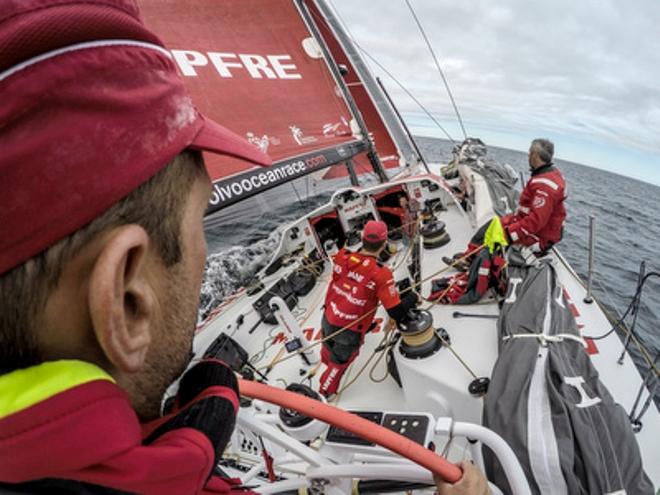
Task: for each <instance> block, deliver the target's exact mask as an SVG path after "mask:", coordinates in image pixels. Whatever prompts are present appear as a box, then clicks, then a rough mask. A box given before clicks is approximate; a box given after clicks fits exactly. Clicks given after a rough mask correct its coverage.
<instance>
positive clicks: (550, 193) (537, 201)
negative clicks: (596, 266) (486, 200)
mask: <svg viewBox="0 0 660 495" xmlns="http://www.w3.org/2000/svg"><path fill="white" fill-rule="evenodd" d="M554 148H555V147H554V145H553V144H552V142H551V141H549V140H547V139H535V140H534V141H532V144H531V146H530V148H529V167H530V171H531V174H532V176H531V177H530V179H529V181H527V184H526V185H525V188H524V189H523V191H522V193H521V195H520V200H519V204H518V209H517V211H516V212H515V213H514V214H512V215H506V216H504V217H502V219H501V220H502V225H503V226H504V230H505V231H506V233H507V235H508V236H509V238H510V239H511V242H513V243H516V244H522V245H523V246H529V247H531V248H532V251H537V252H545V251H547V250H548V249H549V248H550V247H552V245H553V244H556V243H558V242H559V241H560V240H561V238H562V231H563V226H564V220H565V219H566V208H565V207H564V200H565V199H566V182H565V181H564V176H563V175H562V174H561V172H560V171H559V169H558V168H557V167H555V165H554V164H553V163H552V157H553V155H554Z"/></svg>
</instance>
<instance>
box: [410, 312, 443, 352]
mask: <svg viewBox="0 0 660 495" xmlns="http://www.w3.org/2000/svg"><path fill="white" fill-rule="evenodd" d="M399 332H401V338H402V342H401V345H400V347H399V352H400V353H401V354H402V355H403V356H404V357H406V358H409V359H423V358H426V357H429V356H431V355H433V354H435V353H436V352H437V351H438V350H439V349H440V348H441V347H442V340H441V339H440V337H438V335H437V332H436V329H435V328H433V316H432V315H431V313H429V312H428V311H426V310H423V309H411V310H410V311H409V312H408V318H406V319H405V320H404V321H402V322H401V323H399Z"/></svg>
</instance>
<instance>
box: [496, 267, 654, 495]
mask: <svg viewBox="0 0 660 495" xmlns="http://www.w3.org/2000/svg"><path fill="white" fill-rule="evenodd" d="M510 263H511V265H510V268H509V276H510V284H509V292H508V295H507V298H506V300H505V301H504V305H503V307H502V312H501V314H500V321H499V328H500V335H501V336H502V337H503V343H502V346H501V352H500V356H499V358H498V360H497V362H496V364H495V368H494V369H493V375H492V381H491V384H490V387H489V389H488V395H487V396H486V401H485V405H484V424H485V425H486V426H488V427H489V428H491V429H492V430H494V431H496V432H497V433H499V434H500V435H501V436H502V437H503V438H504V439H505V440H506V441H507V442H508V443H509V445H511V447H512V448H513V450H514V452H516V454H517V456H518V460H519V461H520V464H521V465H522V467H523V470H524V471H525V474H526V475H527V479H528V480H529V481H530V486H531V488H532V492H533V493H544V494H545V493H551V494H558V495H559V494H566V495H568V494H571V495H573V494H587V493H602V494H615V493H616V494H625V493H628V494H633V493H634V494H649V495H652V494H653V486H652V484H651V482H650V480H649V478H648V477H647V476H646V474H645V473H644V470H643V469H642V461H641V456H640V453H639V448H638V446H637V442H636V441H635V438H634V434H633V432H632V429H631V426H630V421H629V420H628V417H627V416H626V413H625V412H624V410H623V408H621V406H619V405H618V404H616V403H615V402H614V400H613V399H612V396H611V395H610V394H609V392H608V391H607V389H606V388H605V387H604V386H603V384H602V383H601V381H600V380H599V378H598V372H597V371H596V369H595V368H594V366H593V365H592V364H591V360H590V358H589V356H588V354H587V353H586V351H585V349H584V348H583V346H582V344H581V343H580V342H579V340H574V339H573V337H578V336H579V332H578V329H577V325H576V322H575V318H574V317H573V315H572V314H571V312H570V310H569V309H568V303H567V301H566V299H565V298H564V295H563V293H562V289H561V287H560V286H559V284H558V282H557V276H556V273H555V269H554V268H553V266H552V265H551V264H550V263H541V265H540V267H531V266H513V265H514V264H515V263H514V262H512V260H510ZM535 334H543V335H544V336H547V337H548V338H547V340H546V341H545V345H543V344H542V342H543V341H542V340H539V339H538V338H531V337H530V336H533V335H535ZM558 336H563V337H564V338H563V340H562V341H557V339H556V338H555V339H553V337H558ZM484 458H485V461H486V468H487V471H488V477H489V479H491V480H492V481H493V482H494V483H495V484H497V485H498V486H499V487H500V488H502V489H503V490H504V492H505V493H509V492H510V490H508V489H507V488H508V486H507V482H506V477H505V474H504V472H503V470H502V468H501V466H500V465H499V463H498V462H497V460H496V458H495V457H494V456H493V455H492V453H491V452H490V451H488V450H487V449H484Z"/></svg>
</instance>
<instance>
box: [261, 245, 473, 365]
mask: <svg viewBox="0 0 660 495" xmlns="http://www.w3.org/2000/svg"><path fill="white" fill-rule="evenodd" d="M484 247H486V245H485V244H481V245H480V246H478V247H476V248H475V249H473V250H472V251H470V252H469V253H467V254H465V255H464V256H463V257H462V258H458V259H456V260H454V262H453V263H451V264H449V265H447V266H445V267H444V268H441V269H440V270H438V271H436V272H435V273H432V274H430V275H429V276H428V277H425V278H423V279H422V280H420V281H419V283H412V284H411V285H410V287H408V288H406V289H403V290H402V291H400V292H399V295H402V294H405V293H406V292H408V291H411V290H414V289H415V288H416V287H421V286H422V284H423V283H424V282H426V281H428V280H431V279H432V278H433V277H437V276H438V275H440V274H441V273H444V272H446V271H447V270H450V269H452V268H454V266H455V265H457V264H459V263H460V262H461V261H463V260H465V259H467V258H469V257H470V256H472V255H474V254H477V253H478V252H479V251H481V250H482V249H483V248H484ZM378 308H379V306H376V307H375V308H373V309H372V310H370V311H367V312H366V313H364V314H363V315H362V316H360V317H359V318H358V319H357V320H355V321H353V322H352V323H349V324H348V325H346V326H343V327H342V328H340V329H338V330H336V331H334V332H332V333H331V334H330V335H328V336H325V337H322V338H321V339H319V340H317V341H315V342H313V343H310V344H309V345H308V346H306V347H303V348H300V349H298V350H296V351H294V352H292V353H290V354H289V355H287V356H284V357H283V358H281V359H280V360H279V361H276V362H275V363H274V364H273V366H275V365H277V364H279V363H282V362H284V361H288V360H289V359H292V358H293V357H294V356H296V355H298V354H302V353H304V352H307V351H308V350H310V349H313V348H314V347H316V346H317V345H320V344H322V343H323V342H325V341H327V340H330V339H332V338H334V337H336V336H337V335H339V334H340V333H342V332H345V331H346V330H348V329H349V327H351V326H352V325H354V324H356V323H359V322H360V321H362V320H363V319H365V318H367V317H369V316H371V315H373V314H375V313H376V311H378ZM262 369H263V368H259V371H261V370H262Z"/></svg>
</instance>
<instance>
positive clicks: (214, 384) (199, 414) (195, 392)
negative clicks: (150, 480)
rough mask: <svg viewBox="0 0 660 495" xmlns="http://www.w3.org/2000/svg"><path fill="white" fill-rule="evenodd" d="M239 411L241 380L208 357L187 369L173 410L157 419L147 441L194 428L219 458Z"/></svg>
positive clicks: (221, 364)
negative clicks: (179, 430)
mask: <svg viewBox="0 0 660 495" xmlns="http://www.w3.org/2000/svg"><path fill="white" fill-rule="evenodd" d="M237 411H238V382H237V380H236V377H235V376H234V372H233V371H232V370H231V369H230V368H229V367H228V366H226V365H225V364H224V363H223V362H222V361H219V360H217V359H206V360H204V361H201V362H199V363H197V364H196V365H195V366H193V367H192V368H190V369H189V370H188V371H186V372H185V374H184V375H183V377H182V378H181V380H180V382H179V392H178V394H177V396H176V400H175V403H174V408H173V411H172V412H170V413H169V414H168V415H166V416H165V417H163V418H161V419H160V420H158V426H157V427H156V428H155V429H153V431H151V433H150V434H149V435H148V436H147V438H146V440H145V441H144V443H145V444H149V443H152V442H153V441H155V440H156V439H157V438H159V437H161V436H162V435H164V434H165V433H168V432H170V431H173V430H177V429H180V428H192V429H195V430H197V431H199V432H200V433H202V434H203V435H204V436H205V437H206V438H207V439H208V440H209V441H210V442H211V445H213V448H214V450H215V456H216V461H217V460H218V459H220V456H221V455H222V452H223V451H224V449H225V446H226V445H227V443H228V442H229V439H230V437H231V434H232V432H233V430H234V425H235V423H236V413H237Z"/></svg>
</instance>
